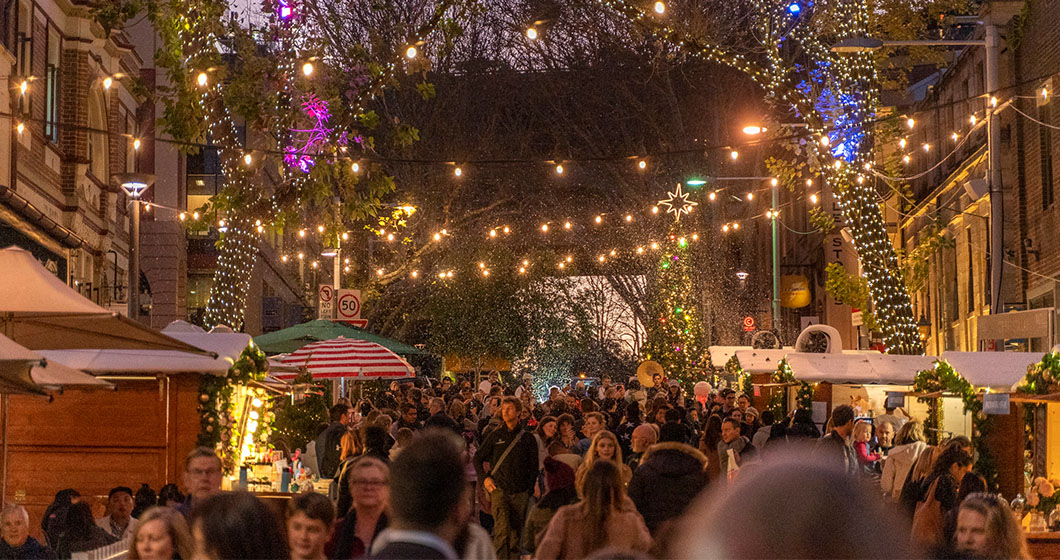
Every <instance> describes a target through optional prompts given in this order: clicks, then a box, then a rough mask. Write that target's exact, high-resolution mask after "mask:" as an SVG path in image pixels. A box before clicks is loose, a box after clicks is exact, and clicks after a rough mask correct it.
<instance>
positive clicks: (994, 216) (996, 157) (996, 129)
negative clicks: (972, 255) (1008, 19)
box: [985, 24, 1005, 315]
mask: <svg viewBox="0 0 1060 560" xmlns="http://www.w3.org/2000/svg"><path fill="white" fill-rule="evenodd" d="M985 28H986V115H987V117H986V118H987V121H986V127H987V143H986V150H987V167H986V168H987V181H988V182H989V183H990V314H991V315H993V314H996V313H1001V305H1002V298H1001V268H1002V266H1003V265H1004V260H1003V257H1004V252H1005V251H1004V215H1003V213H1002V212H1003V196H1004V193H1003V192H1002V189H1001V150H1000V149H999V147H1000V145H1001V127H1000V126H999V124H998V121H997V111H996V110H995V109H996V108H995V107H993V106H992V105H991V99H993V98H994V95H995V94H996V93H997V90H998V76H997V74H998V63H997V60H998V34H997V26H996V25H993V24H987V25H986V26H985Z"/></svg>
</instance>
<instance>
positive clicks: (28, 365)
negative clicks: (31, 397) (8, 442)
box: [0, 335, 114, 392]
mask: <svg viewBox="0 0 1060 560" xmlns="http://www.w3.org/2000/svg"><path fill="white" fill-rule="evenodd" d="M0 378H3V379H0V386H3V387H6V388H7V390H8V391H11V390H13V391H15V392H23V391H26V392H40V391H39V389H52V390H62V389H65V388H67V387H79V388H86V389H88V388H92V389H109V388H113V387H114V385H112V384H111V383H108V382H106V381H103V380H102V379H96V378H95V377H92V376H91V375H88V374H87V373H84V372H81V371H77V370H76V369H73V368H70V367H67V366H64V365H62V364H60V363H57V362H49V361H47V360H45V359H44V357H43V356H41V355H40V354H38V353H36V352H33V351H31V350H27V349H26V348H24V347H22V346H20V345H19V344H17V343H15V342H14V341H12V340H11V339H10V338H7V337H6V336H3V335H0Z"/></svg>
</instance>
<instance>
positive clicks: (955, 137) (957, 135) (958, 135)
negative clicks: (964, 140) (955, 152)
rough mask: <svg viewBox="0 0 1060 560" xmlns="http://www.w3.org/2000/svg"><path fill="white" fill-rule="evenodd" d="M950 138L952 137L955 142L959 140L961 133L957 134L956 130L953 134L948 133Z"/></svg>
mask: <svg viewBox="0 0 1060 560" xmlns="http://www.w3.org/2000/svg"><path fill="white" fill-rule="evenodd" d="M950 138H953V141H954V142H956V141H957V140H960V138H961V135H960V134H957V133H956V132H954V133H953V134H951V135H950Z"/></svg>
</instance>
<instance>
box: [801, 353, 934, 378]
mask: <svg viewBox="0 0 1060 560" xmlns="http://www.w3.org/2000/svg"><path fill="white" fill-rule="evenodd" d="M787 360H788V365H789V366H790V367H791V372H792V373H793V374H794V375H795V379H798V380H799V381H806V382H808V383H819V382H822V381H827V382H829V383H844V384H859V385H860V384H882V385H911V384H912V383H913V378H914V377H915V376H916V374H917V372H918V371H920V370H923V369H927V368H930V367H932V364H933V363H934V360H935V359H934V358H932V357H930V356H893V355H889V354H880V353H879V352H875V353H868V352H858V353H843V354H807V353H802V352H792V353H790V354H788V355H787Z"/></svg>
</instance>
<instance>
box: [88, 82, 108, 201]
mask: <svg viewBox="0 0 1060 560" xmlns="http://www.w3.org/2000/svg"><path fill="white" fill-rule="evenodd" d="M106 114H107V108H106V105H105V104H104V101H103V94H101V93H100V91H99V88H92V90H91V91H89V93H88V128H89V131H88V171H89V173H91V174H92V175H93V176H94V177H95V178H96V180H97V181H100V182H103V183H106V182H107V181H108V180H109V177H108V176H107V175H108V173H107V169H109V166H108V163H107V161H108V158H107V143H108V138H107V133H106V130H107V117H106ZM97 131H100V132H97Z"/></svg>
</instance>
